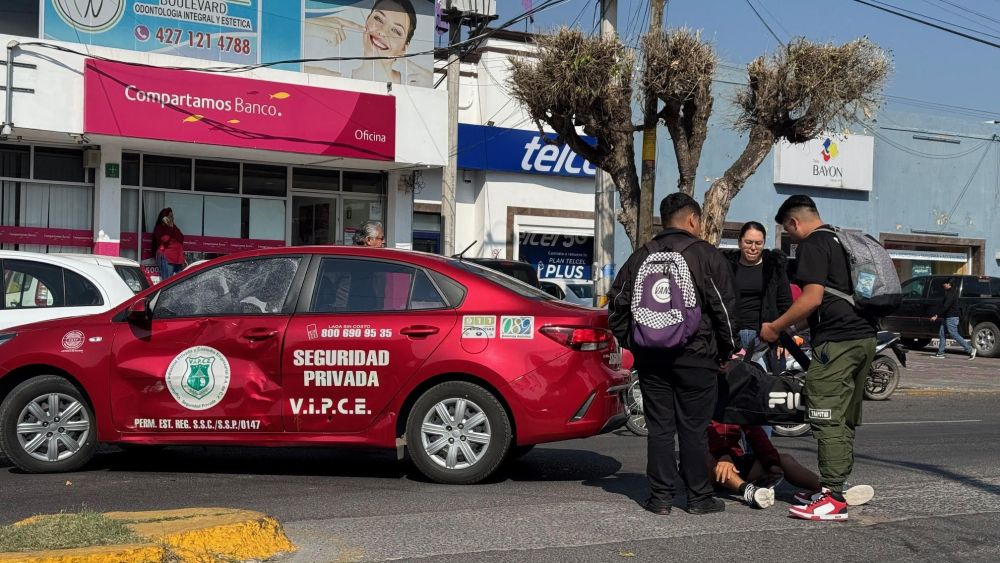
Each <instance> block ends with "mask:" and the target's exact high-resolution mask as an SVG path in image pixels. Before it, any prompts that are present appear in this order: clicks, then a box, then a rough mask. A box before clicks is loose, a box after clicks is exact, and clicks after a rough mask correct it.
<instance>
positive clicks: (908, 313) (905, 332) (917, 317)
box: [882, 276, 1000, 358]
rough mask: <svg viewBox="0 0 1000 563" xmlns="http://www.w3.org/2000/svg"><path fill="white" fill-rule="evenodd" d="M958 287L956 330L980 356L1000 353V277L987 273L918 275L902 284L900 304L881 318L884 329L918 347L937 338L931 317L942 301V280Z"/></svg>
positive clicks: (936, 323) (936, 328)
mask: <svg viewBox="0 0 1000 563" xmlns="http://www.w3.org/2000/svg"><path fill="white" fill-rule="evenodd" d="M949 279H955V280H956V281H957V283H958V287H959V291H960V293H959V300H958V301H959V308H960V313H959V315H960V316H959V319H960V320H959V323H958V330H959V332H961V333H962V336H964V337H965V338H967V339H969V343H970V344H972V345H973V346H975V347H976V352H977V354H979V355H980V356H987V357H991V358H992V357H996V356H1000V328H998V327H1000V278H994V277H988V276H921V277H917V278H913V279H910V280H907V281H906V282H904V283H903V304H902V305H901V306H900V307H899V309H897V310H896V312H895V313H893V314H892V315H891V316H889V317H886V318H885V319H884V320H883V321H882V328H883V329H884V330H891V331H893V332H898V333H899V334H900V336H901V337H902V339H903V343H904V345H906V346H907V347H908V348H911V349H914V350H917V349H920V348H923V347H924V346H926V345H927V344H928V343H929V342H930V341H931V339H932V338H937V336H938V327H939V326H940V321H937V322H935V321H932V320H931V317H933V316H934V314H935V313H937V312H938V308H939V307H940V306H941V303H942V301H943V300H944V293H945V291H944V283H945V282H946V281H947V280H949Z"/></svg>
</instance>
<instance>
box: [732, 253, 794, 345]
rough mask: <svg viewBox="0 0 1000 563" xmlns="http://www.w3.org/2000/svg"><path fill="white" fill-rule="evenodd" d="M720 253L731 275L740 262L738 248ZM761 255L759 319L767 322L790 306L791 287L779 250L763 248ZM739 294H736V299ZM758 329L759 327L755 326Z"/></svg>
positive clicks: (734, 273) (785, 263)
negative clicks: (762, 289) (761, 278)
mask: <svg viewBox="0 0 1000 563" xmlns="http://www.w3.org/2000/svg"><path fill="white" fill-rule="evenodd" d="M721 252H722V255H723V256H725V257H726V259H727V260H729V263H730V265H731V266H732V272H733V275H734V276H735V275H736V269H737V267H738V265H739V263H740V255H741V254H742V252H740V251H739V250H732V249H726V250H722V251H721ZM761 257H762V258H763V259H764V263H763V264H762V266H763V267H764V271H763V274H764V294H763V295H762V296H761V300H760V321H761V322H763V323H769V322H772V321H774V320H775V319H777V318H778V317H780V316H781V315H783V314H785V311H787V310H788V309H789V308H791V306H792V287H791V282H789V281H788V269H787V266H788V259H786V258H785V255H784V253H782V252H781V251H780V250H765V251H764V252H763V254H762V255H761ZM738 298H739V296H737V299H738ZM757 330H760V327H757Z"/></svg>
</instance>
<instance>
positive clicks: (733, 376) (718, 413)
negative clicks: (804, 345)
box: [712, 354, 806, 426]
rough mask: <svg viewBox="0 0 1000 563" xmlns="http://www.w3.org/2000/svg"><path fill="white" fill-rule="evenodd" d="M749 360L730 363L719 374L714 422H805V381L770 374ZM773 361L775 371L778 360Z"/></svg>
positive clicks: (775, 370)
mask: <svg viewBox="0 0 1000 563" xmlns="http://www.w3.org/2000/svg"><path fill="white" fill-rule="evenodd" d="M750 356H751V354H747V355H746V356H745V358H744V360H743V361H738V362H737V361H733V362H729V365H728V366H726V369H725V370H724V371H721V372H719V375H718V378H719V381H718V383H719V385H718V398H717V401H716V403H715V414H714V416H713V417H712V419H713V420H715V421H717V422H723V423H726V424H741V425H745V426H761V425H768V424H799V423H802V422H805V419H806V410H805V399H804V397H803V391H802V387H803V380H802V378H801V377H797V376H795V375H790V374H778V373H768V372H767V371H765V370H764V368H762V367H760V365H758V364H757V363H755V362H753V361H751V360H750ZM772 356H773V354H772ZM770 359H771V362H770V364H771V366H774V367H775V368H776V364H777V362H776V359H775V358H773V357H772V358H770ZM774 372H777V369H774Z"/></svg>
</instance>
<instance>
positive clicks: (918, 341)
mask: <svg viewBox="0 0 1000 563" xmlns="http://www.w3.org/2000/svg"><path fill="white" fill-rule="evenodd" d="M902 343H903V346H906V347H907V348H909V349H910V350H923V349H924V348H926V347H927V345H928V344H930V343H931V339H930V338H903V339H902Z"/></svg>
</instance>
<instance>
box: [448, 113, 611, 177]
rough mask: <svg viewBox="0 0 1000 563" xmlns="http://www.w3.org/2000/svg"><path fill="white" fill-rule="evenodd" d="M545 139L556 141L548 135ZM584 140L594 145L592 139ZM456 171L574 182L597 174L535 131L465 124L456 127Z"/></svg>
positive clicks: (565, 148)
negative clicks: (540, 176) (562, 178)
mask: <svg viewBox="0 0 1000 563" xmlns="http://www.w3.org/2000/svg"><path fill="white" fill-rule="evenodd" d="M546 137H547V138H548V139H550V140H554V139H555V138H556V136H555V134H551V133H550V134H548V135H546ZM584 139H585V140H586V141H587V142H588V143H596V142H597V141H596V140H595V139H594V138H593V137H584ZM458 167H459V168H462V169H465V170H497V171H501V172H521V173H525V174H548V175H556V176H572V177H577V178H593V177H594V175H595V174H596V173H597V170H596V169H595V168H594V165H593V164H591V163H590V162H588V161H586V160H584V159H583V157H581V156H580V155H578V154H576V153H575V152H573V150H572V149H570V148H569V145H554V144H551V143H548V142H546V140H545V139H543V138H542V136H541V135H540V134H539V133H538V131H525V130H523V129H507V128H504V127H489V126H485V125H470V124H466V123H460V124H459V125H458Z"/></svg>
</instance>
